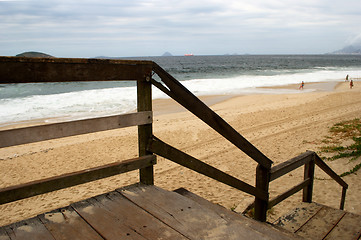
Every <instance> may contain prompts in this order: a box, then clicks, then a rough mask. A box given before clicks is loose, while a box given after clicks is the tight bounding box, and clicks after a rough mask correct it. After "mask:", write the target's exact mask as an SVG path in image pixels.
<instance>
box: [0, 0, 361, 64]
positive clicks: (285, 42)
mask: <svg viewBox="0 0 361 240" xmlns="http://www.w3.org/2000/svg"><path fill="white" fill-rule="evenodd" d="M360 23H361V0H342V1H340V0H299V1H298V0H292V1H291V0H208V1H206V0H177V1H175V0H153V1H152V0H148V1H147V0H0V55H3V56H14V55H16V54H19V53H22V52H25V51H40V52H45V53H48V54H50V55H53V56H56V57H95V56H110V57H125V56H159V55H162V54H163V53H164V52H166V51H168V52H170V53H172V54H173V55H183V54H185V53H193V54H195V55H219V54H221V55H222V54H227V53H228V54H233V53H238V54H244V53H249V54H320V53H321V54H322V53H327V52H332V51H335V50H338V49H340V48H343V47H344V46H346V45H348V44H352V43H355V42H358V43H361V24H360Z"/></svg>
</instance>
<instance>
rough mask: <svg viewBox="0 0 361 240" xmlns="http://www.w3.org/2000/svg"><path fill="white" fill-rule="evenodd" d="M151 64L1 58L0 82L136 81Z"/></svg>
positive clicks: (148, 72) (116, 61)
mask: <svg viewBox="0 0 361 240" xmlns="http://www.w3.org/2000/svg"><path fill="white" fill-rule="evenodd" d="M152 67H153V62H151V61H130V60H110V59H80V58H25V57H0V83H29V82H76V81H118V80H138V79H141V78H145V76H146V75H149V74H150V73H151V72H152Z"/></svg>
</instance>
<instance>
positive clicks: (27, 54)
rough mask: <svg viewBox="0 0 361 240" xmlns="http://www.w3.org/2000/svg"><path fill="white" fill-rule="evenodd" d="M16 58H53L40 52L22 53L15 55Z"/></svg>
mask: <svg viewBox="0 0 361 240" xmlns="http://www.w3.org/2000/svg"><path fill="white" fill-rule="evenodd" d="M16 57H35V58H36V57H38V58H54V56H51V55H49V54H46V53H42V52H23V53H20V54H18V55H16Z"/></svg>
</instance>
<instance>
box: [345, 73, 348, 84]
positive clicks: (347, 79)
mask: <svg viewBox="0 0 361 240" xmlns="http://www.w3.org/2000/svg"><path fill="white" fill-rule="evenodd" d="M347 81H348V74H347V75H346V79H345V82H347Z"/></svg>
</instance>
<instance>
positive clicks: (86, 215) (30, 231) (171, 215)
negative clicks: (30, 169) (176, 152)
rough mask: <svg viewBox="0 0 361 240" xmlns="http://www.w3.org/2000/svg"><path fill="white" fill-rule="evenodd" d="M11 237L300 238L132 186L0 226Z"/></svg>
mask: <svg viewBox="0 0 361 240" xmlns="http://www.w3.org/2000/svg"><path fill="white" fill-rule="evenodd" d="M10 239H53V240H54V239H195V240H199V239H235V240H239V239H248V240H251V239H252V240H253V239H255V240H257V239H262V240H263V239H270V240H271V239H281V240H282V239H285V240H286V239H302V238H299V237H297V236H296V235H294V234H293V233H289V232H287V231H285V230H280V229H277V228H275V227H273V226H272V225H270V224H267V223H261V222H257V221H255V220H253V219H249V218H247V217H245V216H243V215H239V214H236V213H234V212H232V211H230V210H227V209H225V208H223V207H221V206H218V205H215V204H212V203H210V202H208V201H207V200H205V199H203V198H200V197H199V196H197V195H195V194H193V193H190V192H188V191H187V190H185V189H178V190H177V191H176V192H170V191H165V190H163V189H161V188H159V187H156V186H149V185H141V184H137V185H133V186H130V187H126V188H122V189H118V190H116V191H113V192H110V193H107V194H103V195H100V196H96V197H93V198H90V199H87V200H84V201H81V202H77V203H73V204H71V205H70V206H68V207H64V208H61V209H57V210H55V211H52V212H49V213H45V214H41V215H39V216H36V217H34V218H31V219H28V220H24V221H21V222H18V223H14V224H11V225H8V226H4V227H1V228H0V240H10Z"/></svg>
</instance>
